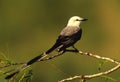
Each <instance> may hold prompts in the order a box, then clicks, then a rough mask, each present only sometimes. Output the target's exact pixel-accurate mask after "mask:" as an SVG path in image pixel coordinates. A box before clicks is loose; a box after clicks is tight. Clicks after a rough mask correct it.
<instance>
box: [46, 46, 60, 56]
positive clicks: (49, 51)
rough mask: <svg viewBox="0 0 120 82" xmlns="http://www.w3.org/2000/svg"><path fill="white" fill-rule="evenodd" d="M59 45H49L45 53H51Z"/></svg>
mask: <svg viewBox="0 0 120 82" xmlns="http://www.w3.org/2000/svg"><path fill="white" fill-rule="evenodd" d="M59 46H60V45H59V44H55V45H53V47H51V48H50V49H49V50H47V51H46V52H45V53H46V54H49V53H51V52H52V51H53V50H55V49H56V48H57V47H59Z"/></svg>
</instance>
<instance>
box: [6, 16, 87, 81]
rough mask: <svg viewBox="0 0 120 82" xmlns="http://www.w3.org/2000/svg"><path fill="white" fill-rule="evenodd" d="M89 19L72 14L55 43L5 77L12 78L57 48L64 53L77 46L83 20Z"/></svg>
mask: <svg viewBox="0 0 120 82" xmlns="http://www.w3.org/2000/svg"><path fill="white" fill-rule="evenodd" d="M86 20H87V19H85V18H82V17H79V16H72V17H71V18H70V19H69V20H68V23H67V26H66V27H65V28H64V29H63V30H62V31H61V32H60V34H59V36H58V38H57V40H56V42H55V44H54V45H53V46H52V47H51V48H50V49H48V50H47V51H46V52H44V53H42V54H40V55H38V56H36V57H34V58H33V59H31V60H29V61H28V62H27V63H26V64H24V65H23V66H22V67H21V69H20V70H18V71H16V72H14V73H12V74H10V75H8V76H6V77H5V79H10V78H12V77H14V76H15V75H16V74H18V73H19V72H20V71H22V70H23V69H25V68H26V67H28V66H30V65H31V64H33V63H35V62H36V61H38V60H40V59H42V58H44V56H46V55H48V54H50V53H51V52H53V51H54V50H57V51H58V52H59V53H62V54H63V53H64V52H65V51H66V50H67V48H68V47H71V46H72V47H73V48H74V50H77V48H75V46H74V44H75V43H76V42H77V41H79V40H80V38H81V35H82V28H81V27H80V24H81V22H83V21H86Z"/></svg>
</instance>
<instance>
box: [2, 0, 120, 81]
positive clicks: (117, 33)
mask: <svg viewBox="0 0 120 82" xmlns="http://www.w3.org/2000/svg"><path fill="white" fill-rule="evenodd" d="M74 15H78V16H81V17H83V18H87V19H88V21H87V22H84V23H82V24H81V27H82V29H83V35H82V39H81V40H80V41H79V42H78V43H77V44H76V45H75V46H76V47H77V48H78V49H79V50H82V51H87V52H91V53H94V54H98V55H100V56H106V57H110V58H113V59H116V60H118V61H119V60H120V0H0V52H3V53H4V54H5V55H6V56H7V57H8V58H10V59H11V60H14V61H16V62H25V61H28V60H30V59H31V58H33V57H35V56H37V55H38V54H39V53H42V52H44V51H46V50H47V49H49V48H50V47H51V46H52V45H53V44H54V42H55V40H56V38H57V36H58V35H59V33H60V31H61V30H62V29H63V28H64V27H65V26H66V24H67V21H68V19H69V18H70V17H71V16H74ZM100 61H101V60H98V59H94V58H91V57H88V56H81V55H76V54H74V53H65V54H64V55H62V56H60V57H57V58H55V59H52V60H49V61H46V62H39V63H35V64H33V65H32V68H33V73H34V76H33V79H32V82H57V81H58V80H61V79H64V78H67V77H70V76H74V75H79V74H93V73H97V72H99V70H98V65H99V63H100ZM113 66H115V65H114V64H111V63H105V65H104V66H103V67H102V70H101V71H105V70H108V69H110V68H112V67H113ZM109 76H111V77H113V78H114V79H117V80H119V81H120V70H118V71H115V72H114V73H112V74H110V75H109ZM104 81H105V79H104V78H101V77H99V78H94V79H91V80H89V81H88V82H104ZM23 82H24V81H23ZM70 82H79V80H74V81H70ZM108 82H113V81H111V80H108Z"/></svg>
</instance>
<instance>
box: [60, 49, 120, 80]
mask: <svg viewBox="0 0 120 82" xmlns="http://www.w3.org/2000/svg"><path fill="white" fill-rule="evenodd" d="M78 53H80V54H81V55H88V56H91V57H94V58H97V59H102V60H107V61H110V62H112V63H115V64H117V65H116V66H115V67H113V68H111V69H110V70H107V71H104V72H99V73H95V74H91V75H78V76H73V77H69V78H65V79H63V80H60V81H58V82H65V81H70V80H74V79H83V80H84V82H85V81H86V80H87V79H92V78H95V77H99V76H102V75H107V74H110V73H112V72H113V71H115V70H117V69H119V68H120V62H118V61H116V60H113V59H111V58H107V57H101V56H99V55H95V54H91V53H87V52H85V53H84V52H82V51H78Z"/></svg>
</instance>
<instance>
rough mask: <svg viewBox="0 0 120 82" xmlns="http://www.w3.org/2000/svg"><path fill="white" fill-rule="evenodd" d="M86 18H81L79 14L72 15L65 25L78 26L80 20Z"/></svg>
mask: <svg viewBox="0 0 120 82" xmlns="http://www.w3.org/2000/svg"><path fill="white" fill-rule="evenodd" d="M86 20H87V19H84V18H81V17H79V16H73V17H71V18H70V19H69V21H68V24H67V26H77V27H79V25H80V23H81V22H82V21H86Z"/></svg>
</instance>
